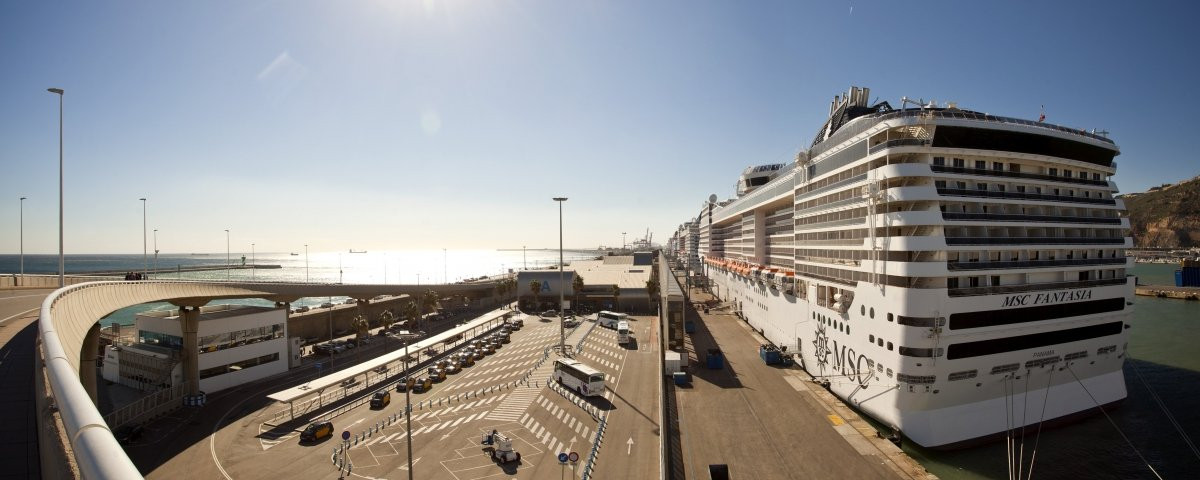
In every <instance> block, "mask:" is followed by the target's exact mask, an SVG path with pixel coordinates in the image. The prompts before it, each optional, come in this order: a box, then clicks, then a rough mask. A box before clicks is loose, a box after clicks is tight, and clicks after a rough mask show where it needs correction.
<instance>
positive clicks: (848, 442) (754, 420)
mask: <svg viewBox="0 0 1200 480" xmlns="http://www.w3.org/2000/svg"><path fill="white" fill-rule="evenodd" d="M711 298H712V297H711V296H710V295H709V294H707V293H703V292H701V291H699V290H692V291H691V298H690V299H691V301H693V302H704V301H706V300H709V299H711ZM688 308H689V309H690V308H691V307H690V306H689V307H688ZM687 315H688V318H693V319H696V331H695V332H694V333H690V334H688V335H687V336H686V337H687V339H686V351H687V356H688V365H689V367H688V371H689V372H690V374H691V375H690V376H691V379H690V382H689V384H688V385H682V386H675V385H673V384H669V385H668V389H667V390H668V391H667V393H666V395H667V396H668V402H669V407H668V408H669V409H670V410H672V411H673V412H674V414H675V415H676V416H677V421H678V423H677V425H678V430H677V431H678V432H679V433H678V436H677V438H675V439H670V442H671V443H670V444H669V448H671V449H674V454H673V455H670V457H672V458H677V459H680V460H681V461H680V462H676V464H675V465H672V466H671V468H670V471H669V472H668V473H669V474H668V475H667V478H678V479H696V480H701V479H704V480H707V479H708V478H710V477H709V475H710V472H709V465H714V464H723V465H727V466H728V469H729V470H728V471H729V476H730V478H858V479H866V478H878V479H895V478H906V479H934V478H936V477H935V476H934V475H932V474H929V473H928V472H926V471H925V469H924V467H922V466H921V465H920V464H918V463H917V462H916V461H914V460H912V459H911V458H909V457H908V456H907V455H906V454H905V453H904V452H903V451H902V450H901V449H900V448H899V447H897V446H895V445H893V444H892V443H891V442H889V441H888V440H886V439H883V438H878V436H877V435H876V430H875V429H874V428H873V427H872V426H871V425H869V424H868V423H867V422H866V421H865V420H863V419H862V418H861V417H859V415H858V414H857V413H856V412H855V411H854V410H852V409H850V408H849V407H847V406H846V405H844V404H843V403H842V402H841V401H840V400H839V399H837V398H836V397H835V396H834V395H833V394H831V393H830V392H828V391H826V390H825V389H823V388H821V387H820V386H818V385H817V384H815V383H813V382H812V381H811V380H812V379H811V376H809V375H808V374H807V373H806V372H805V371H804V370H803V369H801V368H800V367H798V366H793V367H778V366H772V365H766V364H764V363H763V362H762V360H761V359H760V358H759V356H758V346H759V345H760V344H762V343H767V342H766V340H765V339H763V338H762V337H761V336H759V335H758V334H757V333H756V332H754V331H753V329H751V328H750V326H749V325H747V324H746V323H745V322H743V321H741V320H740V319H738V318H737V317H736V316H734V315H733V314H731V313H728V312H723V311H719V310H712V313H709V314H704V313H699V312H696V311H695V310H694V309H691V310H690V311H688V312H687ZM709 348H720V349H721V352H722V353H723V355H724V366H723V368H721V369H707V368H706V367H705V364H704V355H705V353H706V352H707V351H708V349H709ZM697 352H699V354H697ZM670 403H673V404H674V405H670ZM714 478H715V477H714Z"/></svg>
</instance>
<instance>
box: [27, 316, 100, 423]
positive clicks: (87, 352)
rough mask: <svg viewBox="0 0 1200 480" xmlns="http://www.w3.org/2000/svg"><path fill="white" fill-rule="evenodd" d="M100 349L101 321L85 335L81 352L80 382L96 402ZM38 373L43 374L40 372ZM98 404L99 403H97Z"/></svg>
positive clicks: (93, 401) (93, 325)
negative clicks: (97, 364)
mask: <svg viewBox="0 0 1200 480" xmlns="http://www.w3.org/2000/svg"><path fill="white" fill-rule="evenodd" d="M99 351H100V323H95V324H92V328H89V329H88V332H87V335H84V337H83V350H81V351H80V352H79V383H82V384H83V389H84V390H86V391H87V394H88V396H89V397H91V398H92V403H97V402H96V375H98V373H96V357H97V356H99ZM38 375H41V373H40V372H39V373H38ZM97 404H98V403H97Z"/></svg>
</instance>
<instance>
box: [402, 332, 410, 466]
mask: <svg viewBox="0 0 1200 480" xmlns="http://www.w3.org/2000/svg"><path fill="white" fill-rule="evenodd" d="M408 342H409V340H405V341H404V376H403V377H401V379H400V381H402V382H404V383H405V388H404V424H405V425H404V430H405V432H404V436H405V438H406V439H407V440H408V480H412V478H413V459H412V398H411V397H409V395H408V392H409V391H410V390H412V389H411V388H408V386H407V384H408V375H409V373H408Z"/></svg>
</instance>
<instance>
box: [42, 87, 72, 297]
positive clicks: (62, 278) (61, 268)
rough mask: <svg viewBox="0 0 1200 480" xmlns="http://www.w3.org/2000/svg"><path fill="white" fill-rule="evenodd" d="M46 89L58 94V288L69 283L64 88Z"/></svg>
mask: <svg viewBox="0 0 1200 480" xmlns="http://www.w3.org/2000/svg"><path fill="white" fill-rule="evenodd" d="M46 91H47V92H50V93H55V94H58V288H62V287H65V286H66V285H67V282H66V275H65V273H66V267H67V263H66V261H65V258H64V257H63V89H61V88H47V89H46Z"/></svg>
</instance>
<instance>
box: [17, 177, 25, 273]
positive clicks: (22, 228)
mask: <svg viewBox="0 0 1200 480" xmlns="http://www.w3.org/2000/svg"><path fill="white" fill-rule="evenodd" d="M18 203H20V205H21V276H22V277H24V276H25V197H21V200H20V201H18Z"/></svg>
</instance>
